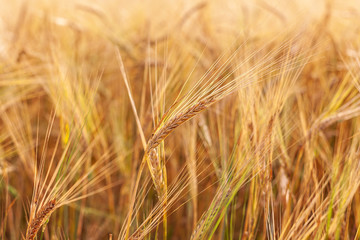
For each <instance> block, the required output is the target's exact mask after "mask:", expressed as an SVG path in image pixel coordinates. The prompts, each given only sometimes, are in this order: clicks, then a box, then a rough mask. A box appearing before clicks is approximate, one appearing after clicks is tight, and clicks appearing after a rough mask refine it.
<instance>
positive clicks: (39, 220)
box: [26, 199, 56, 240]
mask: <svg viewBox="0 0 360 240" xmlns="http://www.w3.org/2000/svg"><path fill="white" fill-rule="evenodd" d="M55 205H56V199H53V200H51V201H50V202H48V203H47V204H45V205H44V206H43V207H42V208H40V210H39V211H38V212H37V213H36V215H35V218H34V219H32V220H30V223H29V225H28V228H27V231H26V240H33V239H34V238H35V237H36V234H37V232H38V231H39V229H40V227H41V226H42V225H43V224H44V221H45V220H46V219H47V218H48V217H50V215H51V213H52V212H53V210H54V208H55Z"/></svg>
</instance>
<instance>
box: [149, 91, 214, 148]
mask: <svg viewBox="0 0 360 240" xmlns="http://www.w3.org/2000/svg"><path fill="white" fill-rule="evenodd" d="M214 102H215V99H214V98H213V97H211V98H205V99H203V100H201V101H199V102H198V103H196V104H195V105H193V106H191V107H189V108H188V109H187V110H186V111H184V112H180V113H178V114H176V115H175V116H174V117H172V118H171V119H170V120H169V121H168V122H167V123H166V124H165V125H164V126H162V127H161V128H160V129H158V130H157V131H156V132H155V133H154V134H153V136H152V137H151V139H150V140H149V141H148V146H147V149H148V152H149V151H150V150H151V149H153V148H155V147H157V146H158V145H159V144H160V143H161V141H163V140H164V139H165V138H166V137H167V136H168V135H169V134H170V133H171V132H173V131H174V130H175V129H176V128H177V127H178V126H180V125H181V124H183V123H184V122H186V121H187V120H189V119H191V118H192V117H194V116H195V115H196V114H198V113H200V112H201V111H203V110H204V109H205V108H207V107H208V106H210V105H211V104H212V103H214Z"/></svg>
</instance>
